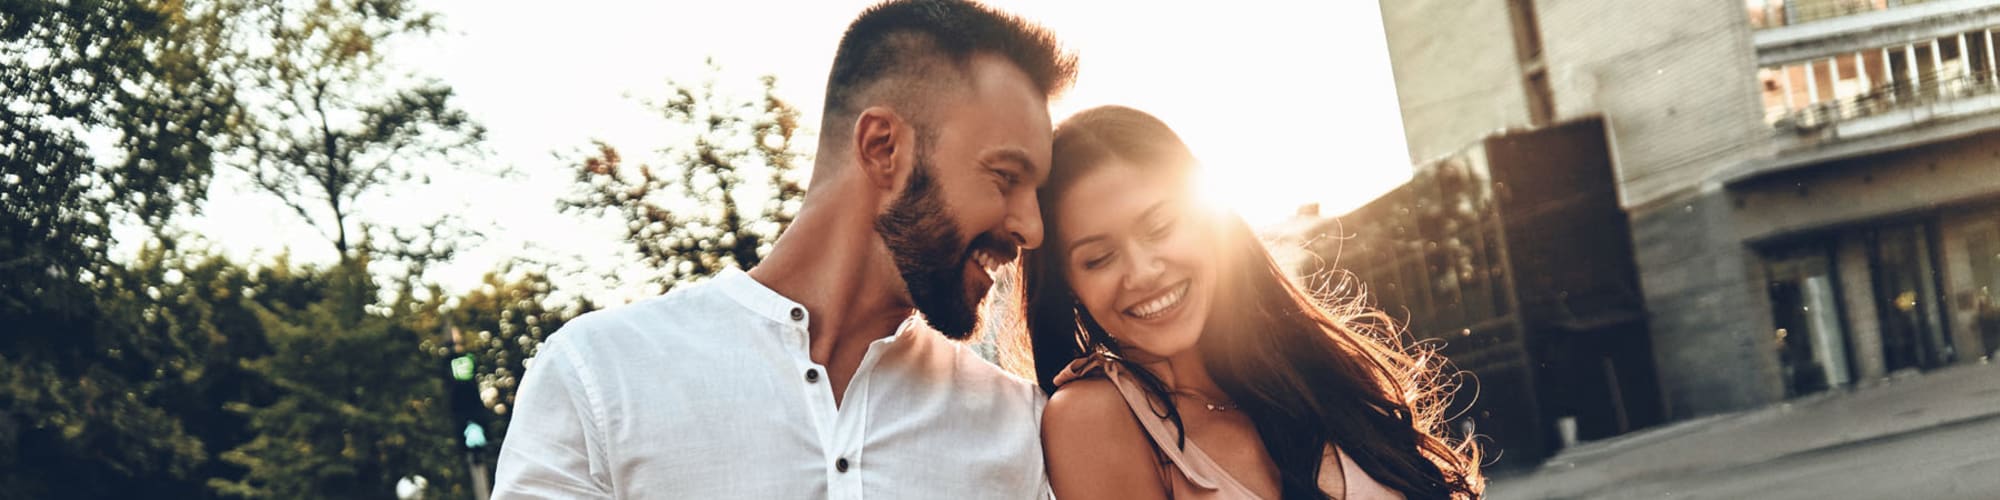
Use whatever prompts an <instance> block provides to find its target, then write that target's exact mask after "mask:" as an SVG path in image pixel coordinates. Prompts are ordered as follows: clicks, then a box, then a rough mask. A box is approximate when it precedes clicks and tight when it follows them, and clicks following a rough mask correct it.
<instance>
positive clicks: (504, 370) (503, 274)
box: [419, 265, 595, 463]
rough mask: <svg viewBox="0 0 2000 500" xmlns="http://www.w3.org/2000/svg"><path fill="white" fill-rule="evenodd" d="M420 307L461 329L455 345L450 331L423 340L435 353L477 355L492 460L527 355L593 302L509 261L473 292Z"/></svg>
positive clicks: (488, 455) (496, 455)
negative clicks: (566, 294) (561, 292)
mask: <svg viewBox="0 0 2000 500" xmlns="http://www.w3.org/2000/svg"><path fill="white" fill-rule="evenodd" d="M434 296H438V297H442V296H444V295H443V294H442V293H437V294H434ZM419 309H422V310H441V311H442V313H441V316H440V318H439V320H441V321H443V322H444V324H443V325H442V326H436V327H440V328H444V329H448V330H449V329H456V330H458V331H459V332H460V335H459V340H457V341H456V344H457V345H455V346H447V345H446V343H445V342H444V341H445V340H448V337H444V336H440V337H435V338H434V340H431V341H427V342H426V343H425V345H424V349H425V351H427V352H434V353H437V354H438V356H439V357H444V356H450V355H453V353H454V352H469V353H472V354H474V355H475V356H476V359H477V363H476V364H475V365H474V366H475V380H476V381H477V383H478V387H479V393H480V394H479V395H480V400H481V402H482V403H483V404H484V407H485V408H486V410H485V411H487V412H488V413H489V415H488V416H487V418H486V422H485V424H486V425H487V427H486V431H487V434H488V435H489V436H490V439H489V440H488V444H487V446H486V456H485V458H487V459H488V460H487V462H486V463H495V462H494V461H493V460H495V459H498V458H499V450H500V445H501V443H502V442H504V441H505V439H506V433H507V427H508V423H509V422H510V421H511V418H512V416H513V413H512V409H513V407H514V395H515V393H517V392H518V391H519V390H520V383H521V375H522V374H523V373H526V372H527V370H528V368H529V367H530V366H531V365H532V361H531V358H533V357H534V356H535V354H536V353H537V352H538V351H539V350H540V349H541V345H542V341H544V340H546V339H547V338H548V336H549V334H552V333H555V332H556V330H559V329H561V328H562V325H563V323H564V322H567V321H568V320H569V319H571V318H574V317H576V316H577V315H580V314H582V313H584V312H588V311H590V310H592V309H595V306H594V305H592V304H591V303H589V302H588V301H583V300H576V299H568V298H561V297H558V296H557V294H556V293H555V288H554V285H553V284H552V283H551V282H550V281H549V279H548V277H547V276H546V275H544V274H543V273H541V272H539V271H534V270H525V269H519V268H516V267H514V266H512V265H508V266H503V267H502V268H500V269H497V270H495V271H493V272H490V273H487V274H486V277H485V279H484V284H483V285H482V286H480V287H479V288H476V289H474V290H472V291H471V292H468V293H466V294H464V295H460V296H457V297H452V298H450V299H447V300H446V301H442V302H441V303H438V304H436V305H435V306H425V307H420V308H419Z"/></svg>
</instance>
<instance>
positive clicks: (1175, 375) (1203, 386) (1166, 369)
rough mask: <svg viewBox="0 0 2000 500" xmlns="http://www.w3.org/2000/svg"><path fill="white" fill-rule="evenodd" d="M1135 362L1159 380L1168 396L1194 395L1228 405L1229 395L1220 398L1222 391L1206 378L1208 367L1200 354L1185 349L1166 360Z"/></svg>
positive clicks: (1141, 360) (1211, 379)
mask: <svg viewBox="0 0 2000 500" xmlns="http://www.w3.org/2000/svg"><path fill="white" fill-rule="evenodd" d="M1134 361H1138V362H1139V366H1142V367H1145V368H1146V370H1147V371H1151V372H1153V376H1155V377H1159V378H1160V383H1162V384H1165V385H1166V389H1167V391H1168V392H1173V393H1183V394H1193V395H1195V396H1197V397H1200V398H1205V399H1208V400H1210V401H1208V402H1210V403H1215V404H1227V403H1230V401H1228V395H1226V394H1223V393H1222V388H1221V387H1220V386H1218V385H1216V384H1215V379H1214V378H1213V377H1211V376H1209V374H1208V367H1207V365H1205V364H1203V363H1202V358H1201V353H1200V352H1198V351H1197V350H1195V349H1188V350H1186V351H1184V352H1181V353H1179V354H1175V355H1173V356H1170V357H1165V358H1157V357H1151V358H1142V359H1136V360H1134Z"/></svg>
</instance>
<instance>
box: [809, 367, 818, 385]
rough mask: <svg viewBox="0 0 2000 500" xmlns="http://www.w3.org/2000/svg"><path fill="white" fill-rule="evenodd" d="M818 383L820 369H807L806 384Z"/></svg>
mask: <svg viewBox="0 0 2000 500" xmlns="http://www.w3.org/2000/svg"><path fill="white" fill-rule="evenodd" d="M818 381H819V369H818V368H807V369H806V383H813V382H818Z"/></svg>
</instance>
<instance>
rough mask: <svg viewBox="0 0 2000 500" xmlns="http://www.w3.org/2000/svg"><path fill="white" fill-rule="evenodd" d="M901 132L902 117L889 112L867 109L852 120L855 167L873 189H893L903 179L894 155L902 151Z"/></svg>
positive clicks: (878, 107) (886, 109)
mask: <svg viewBox="0 0 2000 500" xmlns="http://www.w3.org/2000/svg"><path fill="white" fill-rule="evenodd" d="M903 130H904V127H903V117H902V116H900V115H897V114H896V112H895V111H893V110H890V109H889V108H885V107H881V106H875V107H870V108H868V109H864V110H861V113H859V114H857V115H855V117H854V144H852V146H853V147H854V157H855V165H856V166H857V167H860V169H861V174H862V175H863V176H866V177H867V179H868V183H869V185H872V186H875V189H878V190H881V191H884V192H888V191H894V190H895V189H896V182H897V180H898V178H899V177H901V176H902V172H901V171H900V170H901V167H900V166H899V165H897V164H896V153H898V152H899V151H900V149H901V148H902V147H903V139H904V137H903V135H904V132H903Z"/></svg>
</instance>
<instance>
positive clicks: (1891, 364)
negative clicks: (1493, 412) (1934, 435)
mask: <svg viewBox="0 0 2000 500" xmlns="http://www.w3.org/2000/svg"><path fill="white" fill-rule="evenodd" d="M1381 5H1382V12H1383V18H1384V23H1385V28H1386V29H1385V31H1386V33H1387V36H1388V47H1389V51H1390V60H1391V64H1392V66H1394V68H1395V75H1396V84H1397V91H1398V98H1399V100H1400V101H1401V102H1400V105H1401V107H1402V112H1403V118H1404V128H1405V133H1406V135H1407V137H1408V139H1409V145H1410V155H1411V160H1412V163H1413V164H1415V165H1420V167H1419V172H1423V171H1424V170H1425V169H1427V168H1433V167H1428V166H1426V165H1433V164H1437V163H1439V162H1443V161H1450V159H1452V158H1455V157H1459V156H1462V155H1464V154H1466V152H1467V151H1472V150H1476V149H1483V150H1485V153H1486V154H1488V155H1489V156H1490V155H1491V153H1492V150H1493V144H1494V141H1495V140H1499V139H1504V138H1507V137H1537V134H1540V133H1542V132H1545V131H1558V130H1564V129H1569V128H1575V127H1577V126H1578V125H1577V124H1585V123H1595V124H1598V125H1597V126H1598V127H1599V130H1601V131H1602V132H1601V133H1602V138H1603V144H1604V146H1603V150H1604V153H1603V154H1604V156H1605V157H1606V159H1607V160H1608V161H1607V163H1608V166H1609V183H1610V184H1611V188H1612V191H1613V194H1612V197H1611V198H1610V199H1611V200H1613V202H1611V203H1609V204H1607V205H1606V206H1603V207H1600V209H1601V210H1604V211H1605V213H1607V214H1611V215H1614V216H1616V217H1617V218H1619V219H1621V220H1622V221H1624V223H1625V224H1624V225H1623V226H1615V227H1614V226H1599V227H1604V228H1605V230H1606V231H1612V232H1620V231H1622V232H1624V234H1625V235H1626V236H1627V237H1629V249H1630V251H1629V253H1630V255H1631V259H1632V260H1631V264H1632V267H1633V269H1635V272H1636V275H1637V285H1638V287H1637V288H1638V294H1639V297H1638V299H1639V303H1640V304H1641V307H1640V309H1641V310H1643V313H1642V317H1643V319H1642V320H1640V321H1641V323H1643V325H1644V328H1643V330H1642V333H1640V335H1644V336H1646V338H1647V343H1648V344H1649V348H1648V349H1647V355H1648V356H1650V357H1651V360H1652V366H1651V368H1652V370H1653V374H1654V375H1655V376H1656V378H1655V380H1654V383H1655V384H1656V385H1655V390H1654V391H1652V394H1653V396H1651V397H1655V398H1656V399H1655V402H1656V403H1657V409H1658V411H1659V413H1660V415H1661V416H1662V417H1663V418H1664V419H1665V420H1679V419H1687V418H1691V417H1697V416H1702V415H1708V414H1715V413H1720V412H1728V411H1736V410H1742V409H1748V408H1753V407H1758V406H1762V405H1767V404H1772V403H1776V402H1781V401H1784V400H1786V399H1788V398H1792V397H1798V396H1801V395H1806V394H1813V393H1819V392H1824V391H1829V390H1845V389H1848V388H1854V387H1865V386H1868V385H1871V384H1874V383H1876V382H1878V381H1880V380H1883V379H1885V378H1886V377H1890V376H1893V375H1896V374H1905V373H1907V374H1917V375H1919V376H1920V375H1921V373H1923V372H1924V371H1927V370H1934V369H1939V368H1944V367H1948V366H1951V365H1954V364H1962V363H1976V362H1980V361H1982V360H1985V359H1988V358H1989V357H1990V356H1991V355H1992V354H1993V353H1994V351H1995V350H1996V348H2000V71H1996V69H1997V68H2000V64H1996V54H2000V45H1996V42H1995V41H1994V40H1993V39H1994V36H1993V35H1994V33H1993V31H1994V30H1996V29H2000V1H1994V0H1979V1H1971V0H1931V1H1924V2H1917V1H1911V0H1749V1H1747V2H1746V1H1744V0H1686V1H1674V2H1625V1H1617V0H1384V1H1382V2H1381ZM1537 147H1538V148H1541V149H1529V150H1522V151H1516V152H1513V153H1511V154H1514V155H1515V156H1516V157H1517V160H1518V161H1523V162H1527V163H1530V164H1533V163H1536V162H1538V161H1543V159H1546V161H1545V162H1544V163H1546V164H1547V165H1546V166H1547V167H1548V168H1540V169H1535V168H1522V169H1520V170H1519V171H1523V172H1537V173H1536V174H1535V175H1533V176H1529V177H1522V178H1518V179H1515V180H1514V181H1513V182H1512V183H1510V184H1511V185H1512V186H1513V187H1512V188H1511V189H1514V190H1522V189H1530V187H1531V186H1546V185H1563V184H1562V182H1559V181H1554V180H1553V179H1561V178H1563V177H1562V176H1564V175H1572V174H1566V173H1564V172H1562V171H1560V169H1557V168H1556V167H1557V166H1560V165H1577V164H1581V163H1580V162H1577V161H1573V160H1572V159H1571V157H1573V156H1575V155H1574V154H1573V153H1572V152H1571V151H1567V150H1562V149H1552V148H1572V147H1576V146H1574V145H1573V143H1565V142H1552V143H1548V144H1544V145H1542V146H1537ZM1490 159H1491V158H1489V160H1490ZM1421 178H1422V175H1421V174H1420V175H1419V179H1421ZM1415 182H1416V181H1413V184H1414V183H1415ZM1551 183H1553V184H1551ZM1399 192H1400V191H1399ZM1558 194H1560V193H1558ZM1396 196H1416V197H1420V198H1421V197H1426V196H1431V195H1427V194H1423V193H1418V194H1415V195H1401V194H1392V195H1390V197H1396ZM1551 196H1555V195H1551ZM1367 210H1368V209H1363V210H1362V211H1357V212H1356V213H1355V214H1350V215H1349V216H1348V217H1347V219H1355V220H1352V221H1346V222H1345V223H1344V225H1345V227H1344V228H1343V229H1344V230H1345V231H1346V232H1348V233H1350V234H1356V235H1357V236H1355V237H1356V238H1362V239H1366V238H1369V237H1368V236H1365V235H1360V234H1359V233H1358V231H1360V230H1373V229H1370V226H1368V225H1367V223H1365V222H1360V220H1361V219H1367V218H1370V217H1380V215H1379V214H1373V213H1370V212H1367ZM1512 216H1513V215H1510V214H1509V211H1508V210H1506V209H1505V208H1504V207H1503V209H1502V210H1501V217H1512ZM1570 216H1574V217H1587V216H1589V214H1580V213H1578V214H1572V215H1570ZM1579 238H1581V239H1579ZM1505 241H1506V243H1507V244H1508V245H1509V247H1508V248H1507V249H1506V250H1507V251H1508V252H1510V253H1522V252H1553V253H1554V255H1562V253H1561V252H1565V251H1570V248H1571V247H1572V246H1575V245H1583V246H1589V247H1591V248H1598V247H1599V246H1592V245H1597V244H1596V243H1592V242H1591V241H1592V240H1589V239H1588V238H1587V237H1586V236H1585V235H1580V234H1546V235H1537V236H1524V235H1522V234H1517V233H1512V232H1510V233H1509V234H1508V236H1507V239H1506V240H1505ZM1530 245H1533V246H1530ZM1554 265H1555V266H1557V267H1561V266H1566V265H1587V264H1572V263H1570V262H1566V261H1557V262H1555V263H1554ZM1513 272H1515V273H1520V272H1521V269H1514V270H1513ZM1544 285H1547V286H1555V287H1557V289H1555V290H1545V289H1537V288H1536V287H1539V286H1544ZM1574 286H1578V285H1576V284H1573V283H1561V282H1551V283H1546V284H1535V283H1519V284H1517V294H1520V295H1534V294H1536V293H1543V294H1548V293H1555V294H1563V293H1567V294H1569V295H1571V296H1575V295H1589V294H1594V293H1600V292H1596V291H1584V290H1578V289H1574V288H1565V287H1574ZM1385 300H1386V299H1385ZM1419 321H1423V320H1422V319H1419V318H1413V319H1412V328H1413V331H1418V330H1422V329H1423V328H1426V326H1425V325H1422V324H1419V323H1418V322H1419ZM1431 321H1434V322H1438V323H1440V324H1442V323H1444V322H1441V321H1437V320H1431ZM1528 352H1529V354H1530V357H1529V358H1528V360H1529V361H1531V362H1540V361H1539V360H1538V359H1536V358H1534V357H1533V356H1532V355H1533V354H1534V353H1533V352H1532V350H1530V351H1528ZM1579 373H1580V372H1579ZM1572 375H1573V378H1569V379H1563V380H1554V381H1542V382H1537V383H1531V384H1527V385H1526V387H1530V388H1538V389H1537V390H1541V391H1543V392H1544V393H1546V392H1547V391H1548V390H1552V389H1550V388H1552V387H1557V386H1562V385H1564V384H1571V383H1574V384H1578V385H1583V386H1601V385H1603V384H1604V383H1605V381H1604V380H1603V379H1602V378H1601V377H1600V378H1597V379H1591V378H1590V377H1588V376H1585V375H1577V374H1572ZM1481 376H1482V377H1483V376H1484V375H1483V374H1482V375H1481ZM1480 397H1482V398H1485V397H1492V396H1488V395H1481V396H1480ZM1510 397H1511V396H1510ZM1540 406H1544V407H1546V406H1547V405H1540ZM1530 420H1533V421H1534V422H1535V424H1536V425H1541V426H1544V427H1547V426H1548V425H1549V423H1548V422H1547V421H1546V419H1545V418H1538V419H1530ZM1588 424H1589V423H1588V422H1579V425H1584V426H1587V425H1588ZM1535 432H1548V429H1540V430H1537V431H1535ZM1585 434H1589V433H1585Z"/></svg>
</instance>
